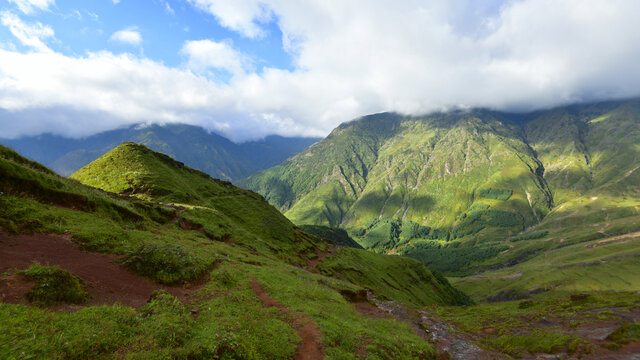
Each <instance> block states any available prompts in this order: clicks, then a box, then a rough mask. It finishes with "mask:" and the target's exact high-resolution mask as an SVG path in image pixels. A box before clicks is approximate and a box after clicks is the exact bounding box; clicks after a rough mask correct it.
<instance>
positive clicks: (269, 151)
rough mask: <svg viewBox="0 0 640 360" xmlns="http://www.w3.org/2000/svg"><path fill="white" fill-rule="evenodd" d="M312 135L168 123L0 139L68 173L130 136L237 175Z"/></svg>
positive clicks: (270, 162) (295, 148)
mask: <svg viewBox="0 0 640 360" xmlns="http://www.w3.org/2000/svg"><path fill="white" fill-rule="evenodd" d="M318 140H319V139H317V138H305V137H282V136H278V135H270V136H267V137H265V138H264V139H262V140H255V141H249V142H245V143H240V144H236V143H233V142H232V141H230V140H229V139H227V138H225V137H223V136H221V135H218V134H216V133H209V132H207V131H206V130H205V129H203V128H200V127H197V126H191V125H182V124H172V125H164V126H160V125H150V126H131V127H128V128H125V129H118V130H112V131H107V132H102V133H99V134H95V135H92V136H89V137H86V138H82V139H69V138H64V137H61V136H57V135H51V134H43V135H40V136H33V137H24V138H19V139H0V143H2V144H4V145H6V146H9V147H11V148H13V149H15V150H16V151H18V152H20V153H21V154H24V155H25V156H27V157H29V158H31V159H33V160H35V161H38V162H40V163H42V164H44V165H45V166H48V167H49V168H51V169H52V170H54V171H56V172H57V173H59V174H61V175H64V176H68V175H71V174H72V173H74V172H75V171H77V170H78V169H80V168H81V167H83V166H85V165H87V164H88V163H90V162H91V161H93V160H95V159H97V158H98V157H100V156H102V155H103V154H104V153H106V152H108V151H109V150H111V149H113V148H115V147H116V146H118V145H120V144H121V143H123V142H135V143H139V144H144V145H145V146H148V147H149V148H150V149H153V150H155V151H159V152H162V153H164V154H167V155H169V156H171V157H173V158H176V159H177V160H179V161H182V162H184V163H185V164H187V165H188V166H191V167H194V168H196V169H200V170H202V171H204V172H206V173H208V174H209V175H211V176H213V177H216V178H221V179H224V180H237V179H242V178H245V177H247V176H249V175H251V174H253V173H255V172H257V171H259V170H262V169H266V168H269V167H271V166H275V165H277V164H279V163H281V162H282V161H284V160H285V159H287V158H288V157H290V156H293V155H295V154H296V153H298V152H300V151H301V150H303V149H304V148H306V147H307V146H309V145H311V144H313V143H314V142H316V141H318Z"/></svg>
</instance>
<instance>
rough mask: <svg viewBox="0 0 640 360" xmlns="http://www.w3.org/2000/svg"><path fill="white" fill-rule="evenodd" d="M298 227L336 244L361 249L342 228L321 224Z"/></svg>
mask: <svg viewBox="0 0 640 360" xmlns="http://www.w3.org/2000/svg"><path fill="white" fill-rule="evenodd" d="M300 228H301V229H302V231H304V232H306V233H308V234H311V235H314V236H317V237H319V238H322V239H326V240H329V241H331V242H332V243H334V244H336V245H338V246H348V247H352V248H355V249H362V246H361V245H360V244H358V243H357V242H355V241H354V240H353V239H352V238H351V237H350V236H349V234H347V232H346V231H345V230H344V229H337V228H332V227H329V226H322V225H300Z"/></svg>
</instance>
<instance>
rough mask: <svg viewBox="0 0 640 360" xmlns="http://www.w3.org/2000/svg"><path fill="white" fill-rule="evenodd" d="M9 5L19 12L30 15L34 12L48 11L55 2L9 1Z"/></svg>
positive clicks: (47, 0)
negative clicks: (15, 7) (12, 5)
mask: <svg viewBox="0 0 640 360" xmlns="http://www.w3.org/2000/svg"><path fill="white" fill-rule="evenodd" d="M9 3H13V4H15V5H16V6H17V7H18V9H20V11H22V12H23V13H25V14H29V15H30V14H33V13H34V12H35V11H36V10H49V8H50V7H51V6H52V5H55V3H56V2H55V0H9Z"/></svg>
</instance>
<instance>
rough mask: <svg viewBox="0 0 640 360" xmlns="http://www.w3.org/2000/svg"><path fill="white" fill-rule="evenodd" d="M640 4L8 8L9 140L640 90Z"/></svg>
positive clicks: (48, 2)
mask: <svg viewBox="0 0 640 360" xmlns="http://www.w3.org/2000/svg"><path fill="white" fill-rule="evenodd" d="M638 14H640V1H637V0H504V1H498V0H483V1H478V0H422V1H418V0H394V1H389V0H347V1H345V0H306V1H303V0H91V1H87V0H0V137H5V138H15V137H20V136H33V135H39V134H42V133H53V134H57V135H63V136H68V137H84V136H89V135H92V134H95V133H98V132H101V131H106V130H112V129H116V128H121V127H125V126H130V125H133V124H140V123H142V124H152V123H157V124H168V123H186V124H192V125H198V126H202V127H204V128H206V129H207V130H210V131H215V132H217V133H220V134H222V135H224V136H226V137H228V138H230V139H231V140H234V141H246V140H252V139H257V138H261V137H264V136H266V135H270V134H278V135H283V136H325V135H327V134H328V133H329V132H330V131H331V130H332V129H333V128H335V127H336V126H337V125H339V124H340V123H342V122H345V121H349V120H351V119H353V118H357V117H359V116H363V115H367V114H371V113H377V112H383V111H396V112H400V113H404V114H424V113H428V112H432V111H442V110H447V109H452V108H457V109H459V108H462V109H464V108H472V107H485V108H491V109H496V110H505V111H530V110H535V109H543V108H549V107H553V106H558V105H563V104H568V103H575V102H587V101H597V100H608V99H617V98H628V97H635V96H639V95H640V65H639V64H640V62H639V61H638V59H640V31H638V26H637V16H638Z"/></svg>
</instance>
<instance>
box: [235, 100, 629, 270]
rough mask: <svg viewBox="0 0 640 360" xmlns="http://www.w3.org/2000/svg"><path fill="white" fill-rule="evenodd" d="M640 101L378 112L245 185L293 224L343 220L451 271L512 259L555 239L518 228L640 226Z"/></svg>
mask: <svg viewBox="0 0 640 360" xmlns="http://www.w3.org/2000/svg"><path fill="white" fill-rule="evenodd" d="M639 104H640V101H639V100H629V101H617V102H605V103H598V104H587V105H574V106H567V107H562V108H558V109H552V110H548V111H540V112H536V113H531V114H508V113H499V112H491V111H483V110H473V111H469V112H449V113H437V114H430V115H425V116H421V117H409V116H401V115H398V114H376V115H371V116H367V117H364V118H361V119H358V120H355V121H352V122H350V123H345V124H343V125H341V126H339V127H338V128H336V129H335V130H334V131H333V132H332V134H331V135H329V136H328V137H327V138H326V139H324V140H322V141H321V142H319V143H317V144H316V145H314V146H312V147H311V148H309V149H307V150H305V151H303V152H302V153H300V154H298V155H297V156H296V157H294V158H292V159H290V160H289V161H287V162H285V163H283V164H281V165H279V166H276V167H274V168H271V169H268V170H265V171H263V172H261V173H258V174H256V175H254V176H252V177H250V178H248V179H246V180H244V181H243V182H242V183H241V184H242V185H243V186H246V187H248V188H250V189H253V190H255V191H258V192H260V193H261V194H263V195H265V197H266V198H267V199H268V200H269V201H270V202H271V203H272V204H274V205H275V206H277V207H279V208H280V209H281V210H282V211H283V212H284V213H285V215H286V216H287V217H289V218H290V219H291V220H292V221H293V222H294V223H297V224H321V225H330V226H340V227H343V228H345V229H347V230H348V231H349V233H350V235H351V236H352V237H354V239H356V240H357V241H358V242H359V243H360V244H361V245H362V246H364V247H365V248H369V249H371V250H374V251H377V252H387V253H396V254H404V255H407V256H411V257H414V258H416V259H419V260H421V261H422V262H423V263H425V264H428V265H430V266H431V267H432V268H434V269H438V270H443V271H447V272H460V271H478V270H479V269H483V268H495V267H501V266H506V265H507V264H511V263H517V262H520V261H523V260H525V259H526V258H528V257H531V256H532V254H534V253H537V252H539V251H541V250H542V249H547V248H549V247H552V246H550V244H549V243H544V242H542V241H537V240H536V241H523V242H520V241H517V239H519V238H521V237H522V238H528V240H535V239H540V238H542V237H543V236H544V235H549V234H548V233H549V232H550V235H549V237H556V238H557V239H561V238H563V239H564V240H563V241H569V242H578V241H585V240H589V239H594V238H597V237H601V236H605V235H603V234H602V233H601V232H605V233H607V234H618V233H624V232H627V231H631V230H634V227H633V225H632V223H630V222H629V221H628V220H629V218H630V217H633V216H637V208H636V207H637V206H639V205H640V204H639V201H638V200H637V199H639V198H640V197H639V195H640V161H639V160H640V155H639V154H640V147H639V145H638V144H640V126H639V120H640V106H639ZM596 224H597V225H596ZM586 225H589V226H586ZM576 226H580V227H581V228H579V229H577V228H576ZM598 226H599V227H598ZM595 227H598V228H597V229H594V228H595ZM602 228H604V229H602ZM545 232H546V233H545ZM543 233H544V235H543ZM513 239H516V241H511V240H513ZM507 250H508V251H507Z"/></svg>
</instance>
